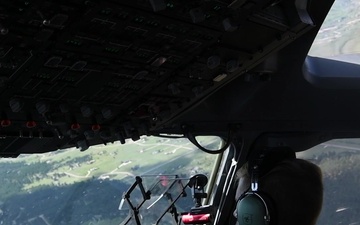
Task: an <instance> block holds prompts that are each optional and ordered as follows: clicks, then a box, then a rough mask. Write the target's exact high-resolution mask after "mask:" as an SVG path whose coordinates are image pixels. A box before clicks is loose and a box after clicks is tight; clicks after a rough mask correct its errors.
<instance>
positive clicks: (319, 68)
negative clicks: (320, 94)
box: [303, 56, 360, 89]
mask: <svg viewBox="0 0 360 225" xmlns="http://www.w3.org/2000/svg"><path fill="white" fill-rule="evenodd" d="M303 73H304V77H305V79H306V80H307V81H308V82H310V83H311V84H312V85H314V86H316V87H319V88H327V89H359V88H360V65H358V64H353V63H349V62H343V61H338V60H334V59H325V58H318V57H311V56H308V57H306V59H305V63H304V66H303Z"/></svg>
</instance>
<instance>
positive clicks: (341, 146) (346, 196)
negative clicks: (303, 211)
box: [297, 139, 360, 225]
mask: <svg viewBox="0 0 360 225" xmlns="http://www.w3.org/2000/svg"><path fill="white" fill-rule="evenodd" d="M297 157H298V158H303V159H307V160H310V161H312V162H313V163H315V164H317V165H318V166H319V167H320V168H321V170H322V173H323V181H324V200H323V207H322V212H321V214H320V218H319V220H318V223H317V224H318V225H327V224H352V225H355V224H360V218H359V212H360V205H359V202H360V195H359V191H358V189H359V187H360V177H359V174H360V139H342V140H332V141H329V142H325V143H322V144H320V145H318V146H315V147H313V148H311V149H309V150H307V151H304V152H300V153H298V154H297Z"/></svg>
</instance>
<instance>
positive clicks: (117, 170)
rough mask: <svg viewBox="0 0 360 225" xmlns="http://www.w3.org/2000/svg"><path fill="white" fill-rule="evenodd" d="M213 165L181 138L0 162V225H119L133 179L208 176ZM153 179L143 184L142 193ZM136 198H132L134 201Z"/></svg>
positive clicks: (209, 141)
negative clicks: (136, 177)
mask: <svg viewBox="0 0 360 225" xmlns="http://www.w3.org/2000/svg"><path fill="white" fill-rule="evenodd" d="M201 141H202V142H203V144H205V145H206V146H207V147H208V148H216V147H217V145H219V144H220V142H219V139H216V138H214V137H206V138H203V139H202V140H201ZM215 160H216V156H214V155H208V154H205V153H203V152H201V151H200V150H198V149H197V148H196V147H195V146H193V145H192V144H191V143H190V142H189V141H187V140H185V139H164V138H149V137H143V138H142V139H141V140H139V141H137V142H133V141H128V142H127V143H126V144H125V145H121V144H119V143H115V144H108V145H106V146H105V145H101V146H94V147H91V148H90V149H89V150H87V151H85V152H80V151H79V150H78V149H67V150H59V151H56V152H51V153H45V154H39V155H22V156H20V157H18V158H16V159H1V160H0V176H1V178H0V179H1V185H0V196H1V197H0V224H36V225H38V224H46V225H49V224H52V225H54V224H99V225H100V224H119V223H120V222H121V221H122V219H124V218H125V216H126V215H127V213H128V210H122V211H119V210H118V207H119V203H120V200H121V199H122V194H123V193H124V192H125V191H126V190H127V189H128V188H129V186H130V185H131V184H132V183H133V182H134V181H135V176H139V175H140V176H149V175H159V174H174V175H178V176H179V177H182V178H189V177H190V176H191V175H195V174H198V173H203V174H206V175H209V174H210V173H211V170H212V168H213V165H214V162H215ZM172 177H173V176H169V179H170V180H169V182H170V183H171V178H172ZM156 179H159V178H157V177H154V176H150V177H147V178H146V179H143V180H144V186H145V188H150V187H151V186H152V185H153V184H154V183H155V182H156ZM184 182H185V181H184ZM154 195H156V193H154ZM155 197H156V196H155ZM139 198H141V196H140V195H139V193H135V197H134V199H135V200H136V201H139ZM189 200H190V203H191V204H193V203H192V200H191V199H190V198H189ZM160 203H161V202H159V203H158V204H157V205H159V204H160ZM125 209H126V207H125Z"/></svg>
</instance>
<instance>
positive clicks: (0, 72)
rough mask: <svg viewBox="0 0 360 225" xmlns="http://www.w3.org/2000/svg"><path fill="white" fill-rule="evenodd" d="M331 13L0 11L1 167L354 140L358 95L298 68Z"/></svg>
mask: <svg viewBox="0 0 360 225" xmlns="http://www.w3.org/2000/svg"><path fill="white" fill-rule="evenodd" d="M332 2H333V1H332V0H327V1H322V2H319V1H302V0H291V1H285V0H283V1H281V0H267V1H264V0H251V1H250V0H234V1H229V0H222V1H215V0H214V1H212V0H132V1H129V0H122V1H115V0H113V1H111V0H107V1H90V0H87V1H83V0H72V1H13V0H6V1H1V3H0V43H1V48H0V65H1V66H0V96H1V98H0V105H1V112H0V113H1V114H0V116H1V118H0V136H1V140H0V146H1V150H0V156H3V157H14V156H17V155H18V154H20V153H36V152H47V151H53V150H56V149H59V148H67V147H74V146H75V147H79V148H80V149H82V150H85V149H87V147H88V146H91V145H94V144H100V143H107V142H113V141H120V142H122V143H123V142H124V140H125V139H127V138H132V139H133V140H137V139H138V138H139V136H140V135H146V134H147V135H151V134H159V133H178V134H181V133H183V132H184V130H188V129H191V130H192V131H193V132H194V133H199V134H210V133H215V134H220V133H225V132H226V131H227V129H228V128H229V127H236V130H237V132H239V133H240V134H241V135H244V136H246V134H249V133H251V134H252V135H254V137H255V136H258V135H259V134H261V133H264V132H269V133H279V132H280V133H281V132H284V133H296V134H298V133H299V132H300V133H304V132H305V133H307V132H310V133H311V132H316V133H321V134H325V133H326V132H327V133H328V134H329V136H326V137H324V138H323V139H321V140H326V139H328V138H330V137H335V136H336V135H337V134H338V135H337V136H339V137H340V136H341V135H343V136H357V131H356V130H357V124H356V122H354V121H356V120H357V119H356V118H357V116H358V115H360V109H358V107H356V103H357V99H358V98H359V97H360V92H359V91H358V90H355V89H354V88H352V89H346V88H344V87H343V88H342V89H336V85H335V89H328V86H329V85H327V81H328V79H326V77H325V78H324V79H322V77H320V78H319V79H313V78H318V77H317V71H318V69H317V67H316V60H314V59H311V58H309V59H307V62H306V64H305V66H304V60H305V58H306V56H307V52H308V50H309V48H310V46H311V44H312V42H313V40H314V38H315V35H316V33H317V31H318V29H319V28H320V25H321V23H322V21H323V20H324V18H325V16H326V14H327V12H328V11H329V9H330V7H331V4H332ZM331 65H332V66H334V67H337V65H338V64H337V63H336V62H334V63H331ZM309 68H310V69H311V70H310V69H309ZM309 71H310V72H309ZM314 71H315V72H314ZM322 71H324V70H322ZM311 72H313V73H314V74H313V73H311ZM325 72H327V71H326V69H325ZM304 74H307V77H306V76H304ZM338 82H339V79H337V78H336V77H335V78H334V80H333V81H332V84H334V83H335V84H337V83H338ZM340 83H341V82H340ZM323 84H325V85H323ZM332 88H334V85H333V86H332ZM340 133H341V135H340Z"/></svg>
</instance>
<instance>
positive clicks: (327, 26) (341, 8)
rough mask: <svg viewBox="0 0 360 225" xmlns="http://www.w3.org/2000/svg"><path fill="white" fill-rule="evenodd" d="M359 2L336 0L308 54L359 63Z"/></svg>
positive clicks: (355, 0)
mask: <svg viewBox="0 0 360 225" xmlns="http://www.w3.org/2000/svg"><path fill="white" fill-rule="evenodd" d="M359 32H360V2H359V1H358V0H336V1H335V3H334V5H333V6H332V8H331V10H330V12H329V14H328V15H327V17H326V19H325V21H324V23H323V25H322V26H321V29H320V31H319V33H318V35H317V36H316V39H315V41H314V43H313V45H312V47H311V49H310V52H309V55H310V56H316V57H322V58H329V59H335V60H339V61H345V62H350V63H356V64H360V44H359V43H360V36H359Z"/></svg>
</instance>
